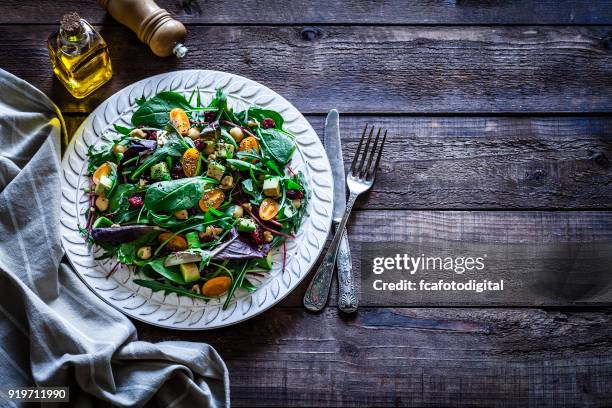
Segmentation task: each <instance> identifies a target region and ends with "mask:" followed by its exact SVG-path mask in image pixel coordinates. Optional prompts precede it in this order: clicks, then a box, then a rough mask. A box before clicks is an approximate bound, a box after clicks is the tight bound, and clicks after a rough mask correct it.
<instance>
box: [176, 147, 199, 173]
mask: <svg viewBox="0 0 612 408" xmlns="http://www.w3.org/2000/svg"><path fill="white" fill-rule="evenodd" d="M181 166H182V167H183V172H184V173H185V175H186V176H187V177H193V176H197V175H198V173H199V172H200V152H199V151H198V149H196V148H194V147H191V148H189V149H187V150H185V153H183V158H182V159H181Z"/></svg>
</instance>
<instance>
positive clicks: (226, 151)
mask: <svg viewBox="0 0 612 408" xmlns="http://www.w3.org/2000/svg"><path fill="white" fill-rule="evenodd" d="M215 155H216V156H217V157H220V158H224V159H231V158H232V157H233V156H234V145H231V144H229V143H218V144H217V149H216V150H215Z"/></svg>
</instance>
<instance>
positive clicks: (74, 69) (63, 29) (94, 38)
mask: <svg viewBox="0 0 612 408" xmlns="http://www.w3.org/2000/svg"><path fill="white" fill-rule="evenodd" d="M47 48H48V50H49V57H50V58H51V64H52V66H53V72H54V73H55V75H56V76H57V77H58V78H59V80H60V81H61V82H62V83H63V84H64V86H65V87H66V88H67V89H68V91H69V92H70V93H71V94H72V95H73V96H74V97H75V98H79V99H80V98H84V97H86V96H87V95H89V94H91V93H92V92H94V91H95V90H96V89H98V88H99V87H101V86H102V85H103V84H105V83H106V82H107V81H108V80H109V79H111V77H112V75H113V69H112V67H111V62H110V57H109V55H108V46H107V45H106V42H105V41H104V39H103V38H102V36H101V35H100V34H99V33H98V32H97V31H96V30H95V29H94V28H93V27H92V26H91V25H90V24H89V23H88V22H87V21H85V20H83V19H82V18H81V17H79V15H78V14H77V13H68V14H65V15H64V16H63V17H62V20H61V24H60V29H59V31H57V32H55V33H54V34H52V35H51V36H50V37H49V39H48V40H47Z"/></svg>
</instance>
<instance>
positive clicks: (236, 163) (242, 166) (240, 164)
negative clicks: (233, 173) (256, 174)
mask: <svg viewBox="0 0 612 408" xmlns="http://www.w3.org/2000/svg"><path fill="white" fill-rule="evenodd" d="M227 164H231V165H232V167H234V168H235V169H236V170H238V171H247V170H251V169H253V170H255V171H261V169H260V168H259V167H257V166H256V165H254V164H253V163H249V162H248V161H244V160H238V159H227Z"/></svg>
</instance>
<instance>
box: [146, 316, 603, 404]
mask: <svg viewBox="0 0 612 408" xmlns="http://www.w3.org/2000/svg"><path fill="white" fill-rule="evenodd" d="M137 327H138V331H139V335H140V338H141V339H143V340H149V341H160V340H192V341H204V342H208V343H210V344H212V345H213V346H214V347H215V348H216V349H217V350H218V351H219V353H220V354H221V356H222V357H223V358H224V359H225V361H226V363H227V364H228V368H229V370H230V378H231V386H232V405H236V406H355V405H360V406H364V405H367V406H451V405H452V406H488V407H515V406H516V407H519V406H520V407H525V406H539V407H548V406H551V407H552V406H555V407H556V406H606V405H609V404H610V401H612V314H611V313H610V311H609V310H604V311H594V312H584V313H573V312H562V311H549V312H546V311H542V310H536V309H527V310H511V309H401V308H400V309H363V308H362V309H360V310H359V312H358V313H357V315H355V316H352V317H346V316H341V315H339V313H338V312H337V310H336V309H335V308H328V309H327V310H326V311H325V312H324V313H323V314H321V315H311V314H308V313H307V312H305V311H304V310H302V309H299V308H295V309H279V308H274V309H272V310H270V311H268V312H266V313H264V314H263V315H261V316H258V317H256V318H254V319H252V320H250V321H248V322H245V323H241V324H239V325H236V326H232V327H229V328H224V329H219V330H215V331H210V332H201V331H200V332H177V331H170V330H163V329H159V328H155V327H152V326H148V325H144V324H140V323H137Z"/></svg>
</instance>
